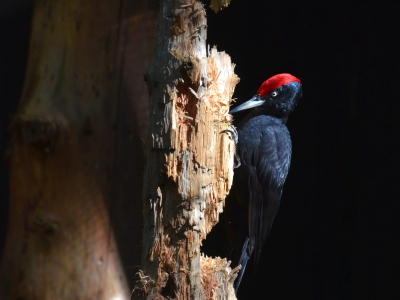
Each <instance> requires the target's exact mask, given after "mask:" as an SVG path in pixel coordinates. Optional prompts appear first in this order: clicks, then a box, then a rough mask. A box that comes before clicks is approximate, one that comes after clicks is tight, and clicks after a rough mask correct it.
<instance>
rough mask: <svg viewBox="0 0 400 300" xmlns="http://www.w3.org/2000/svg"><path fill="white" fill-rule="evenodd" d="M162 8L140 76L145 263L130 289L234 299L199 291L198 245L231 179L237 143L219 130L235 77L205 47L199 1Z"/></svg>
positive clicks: (174, 1) (149, 294)
mask: <svg viewBox="0 0 400 300" xmlns="http://www.w3.org/2000/svg"><path fill="white" fill-rule="evenodd" d="M160 11H161V12H160V15H159V20H160V23H159V26H158V31H157V39H156V49H155V51H154V53H153V58H152V61H151V63H150V66H149V69H148V73H147V76H146V77H147V84H148V89H149V99H150V103H149V113H150V121H149V135H148V137H147V141H146V149H147V166H146V171H145V180H144V181H145V183H144V192H143V196H144V238H143V258H142V260H143V262H142V263H143V266H142V267H143V269H142V271H141V272H140V273H139V276H140V280H139V281H138V284H137V287H136V288H135V290H134V297H135V298H138V299H139V298H146V299H167V298H168V299H169V298H171V299H234V294H233V296H232V294H230V296H228V294H229V293H228V291H223V292H222V291H220V293H219V294H218V293H216V294H215V296H210V295H211V294H212V293H211V294H210V293H208V294H207V293H206V292H205V290H204V288H203V286H202V285H201V283H202V282H203V283H205V282H206V280H204V278H203V280H202V277H201V276H202V271H201V270H202V268H201V260H200V257H201V256H200V245H201V242H202V240H203V239H204V238H205V236H206V234H207V233H209V231H210V230H211V229H212V227H213V226H214V225H215V224H216V222H218V215H219V213H220V212H222V209H223V206H224V199H225V197H226V195H227V194H228V192H229V189H230V187H231V184H232V177H233V156H234V151H235V146H234V143H233V140H232V139H231V137H229V136H228V135H226V134H221V131H222V130H224V129H226V128H227V127H228V126H229V124H230V121H231V116H230V115H228V111H229V105H230V102H231V96H232V94H233V90H234V87H235V85H236V83H237V82H238V77H237V76H236V75H235V74H234V72H233V68H234V65H232V63H231V60H230V57H229V56H228V55H227V54H225V53H220V52H217V50H216V49H208V50H207V48H206V42H205V41H206V28H207V25H206V16H205V11H204V8H203V5H202V4H200V3H199V2H197V1H194V0H189V1H178V0H166V1H163V2H162V5H161V9H160ZM203 261H207V262H206V263H205V264H203V265H204V267H210V266H211V265H220V266H221V267H220V268H217V267H216V268H214V270H215V272H217V270H221V269H224V270H225V273H224V274H225V275H226V276H225V278H224V281H225V282H226V281H227V280H229V278H230V277H232V276H233V273H231V270H230V268H229V267H228V264H227V262H226V261H225V260H218V261H215V262H212V261H209V260H206V259H204V260H203ZM211 269H212V268H211V267H210V268H208V270H211ZM208 274H209V273H208ZM232 291H233V290H232ZM217 294H218V295H217ZM230 297H231V298H230Z"/></svg>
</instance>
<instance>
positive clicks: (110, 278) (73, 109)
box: [0, 0, 156, 300]
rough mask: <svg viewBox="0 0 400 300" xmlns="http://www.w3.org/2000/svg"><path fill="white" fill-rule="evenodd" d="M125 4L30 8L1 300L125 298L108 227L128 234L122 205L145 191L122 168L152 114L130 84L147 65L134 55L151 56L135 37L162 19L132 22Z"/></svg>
mask: <svg viewBox="0 0 400 300" xmlns="http://www.w3.org/2000/svg"><path fill="white" fill-rule="evenodd" d="M138 2H147V3H148V2H149V1H147V0H145V1H135V3H134V4H135V5H137V4H138ZM126 3H127V1H123V0H122V1H109V0H96V1H94V0H85V1H81V0H41V1H35V9H34V13H33V21H32V33H31V42H30V52H29V63H28V67H27V73H26V80H25V84H24V93H23V96H22V99H21V103H20V106H19V109H18V112H17V114H16V115H15V116H14V118H13V122H12V125H11V134H12V136H11V141H10V148H11V155H10V159H9V161H10V172H11V174H10V212H9V224H8V231H7V239H6V244H5V248H4V251H3V257H2V261H1V268H0V299H40V300H45V299H51V300H54V299H63V300H68V299H74V300H78V299H82V300H87V299H97V300H101V299H107V300H110V299H115V300H117V299H118V300H124V299H129V296H130V291H129V288H128V286H127V284H126V279H125V275H124V270H123V268H122V267H121V264H120V260H119V257H118V250H120V249H117V246H116V243H115V238H114V236H115V235H114V233H113V228H118V229H121V227H122V226H121V225H119V226H116V225H115V224H116V222H115V219H117V216H119V217H121V214H118V213H116V212H115V210H116V209H117V208H118V207H121V206H123V207H124V208H126V207H129V208H131V207H132V206H131V205H130V204H126V203H125V204H123V203H122V201H120V199H119V198H120V197H121V198H122V197H124V200H125V201H127V200H128V201H131V202H134V201H136V202H137V203H140V202H141V199H140V198H141V197H140V192H136V195H134V196H135V197H136V198H135V197H132V193H133V192H134V188H132V187H133V186H134V185H135V184H138V183H137V182H135V181H134V180H132V177H134V176H135V175H133V173H134V171H133V170H129V172H125V170H124V169H123V168H121V165H124V166H127V168H128V167H130V168H135V167H136V168H137V165H135V161H134V159H132V157H133V156H135V159H137V160H139V159H141V157H142V155H143V153H142V150H141V148H142V144H141V141H140V139H137V140H136V141H133V139H134V138H135V137H136V134H137V135H139V133H138V132H137V131H135V130H137V129H138V128H139V129H140V128H141V127H140V126H138V125H139V119H140V117H141V116H142V115H145V114H140V113H138V114H137V115H136V114H135V113H136V112H137V111H138V105H139V103H137V102H138V98H140V96H138V94H140V86H139V85H138V84H137V81H136V82H135V80H137V79H136V78H139V80H140V81H141V82H142V80H143V73H144V71H143V68H141V65H142V64H144V63H145V61H146V60H147V59H148V54H146V53H143V55H140V57H136V58H135V56H134V55H132V51H137V50H136V49H135V47H136V46H137V47H138V48H139V47H140V49H141V50H143V51H144V52H145V51H146V49H147V51H148V52H150V53H151V51H150V50H149V49H148V48H149V45H148V44H145V43H143V40H140V36H141V35H139V34H136V35H134V34H135V32H134V30H137V28H140V29H141V30H144V29H146V30H147V28H149V30H151V33H152V32H153V30H154V25H152V23H151V22H152V21H151V20H155V19H156V18H155V16H154V15H151V14H147V15H143V16H141V17H140V16H138V15H137V14H136V15H133V14H134V13H135V12H134V11H132V10H133V8H131V11H130V13H131V14H132V16H131V15H127V7H126V5H127V4H126ZM146 5H147V4H146ZM131 17H132V18H131ZM139 23H141V24H139ZM135 28H136V29H135ZM151 33H150V34H149V36H150V37H151ZM143 34H144V33H143ZM132 36H133V37H134V39H133V40H132ZM139 41H140V42H141V45H137V44H138V42H139ZM133 44H134V45H133ZM152 45H153V43H152V42H151V44H150V46H151V48H152ZM146 55H147V57H146ZM138 60H140V61H139V63H138V64H136V61H138ZM135 72H141V73H140V75H138V74H136V73H135ZM146 94H147V93H146ZM127 114H129V115H127ZM133 131H134V132H133ZM132 132H133V133H132ZM132 148H133V149H132ZM117 150H118V153H115V151H117ZM121 150H123V151H121ZM130 150H135V151H136V152H133V151H130ZM118 171H124V173H122V172H121V173H119V172H118ZM137 172H138V173H139V174H140V176H142V170H141V169H138V171H137ZM127 179H128V180H129V179H130V182H129V183H128V182H126V181H127ZM139 182H140V181H139ZM127 185H129V186H130V190H129V191H127V189H126V186H127ZM132 189H133V191H132ZM116 202H118V206H115V203H116ZM110 207H111V208H113V209H111V210H112V212H110ZM138 207H141V205H138ZM138 210H139V211H140V208H138ZM110 216H111V220H110ZM125 216H126V215H124V216H123V217H125ZM130 218H132V215H131V216H130ZM112 219H114V223H113V224H112V225H113V226H112V225H111V221H112ZM124 225H125V226H129V222H127V223H126V224H124ZM140 226H141V224H137V227H136V228H140ZM139 230H140V229H139ZM131 231H132V229H131ZM118 234H119V235H120V238H123V237H124V236H125V237H126V236H127V235H126V234H125V235H124V234H121V233H120V232H118ZM132 236H133V234H132V233H130V236H129V237H130V238H132ZM139 242H140V238H138V240H135V241H134V244H135V245H136V244H138V243H139ZM135 245H134V246H135ZM134 246H132V248H133V247H134ZM125 252H126V251H125ZM131 255H132V254H131ZM129 266H131V265H129ZM125 267H127V266H126V265H125V266H124V268H125Z"/></svg>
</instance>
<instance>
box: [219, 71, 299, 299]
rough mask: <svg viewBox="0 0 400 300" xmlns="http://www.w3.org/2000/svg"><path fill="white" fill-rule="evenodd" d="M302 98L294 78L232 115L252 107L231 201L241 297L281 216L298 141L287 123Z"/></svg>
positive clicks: (233, 257)
mask: <svg viewBox="0 0 400 300" xmlns="http://www.w3.org/2000/svg"><path fill="white" fill-rule="evenodd" d="M301 97H302V85H301V82H300V80H299V79H298V78H296V77H294V76H293V75H291V74H288V73H283V74H277V75H275V76H273V77H271V78H269V79H267V80H266V81H264V82H263V83H262V84H261V86H260V88H259V89H258V91H257V93H256V95H255V96H254V97H252V98H251V99H250V100H248V101H247V102H245V103H243V104H241V105H239V106H237V107H236V108H234V109H232V110H230V111H229V113H230V114H233V113H236V112H239V111H242V110H248V109H250V111H249V113H248V114H247V115H246V116H245V117H244V119H243V120H242V121H241V122H239V123H238V124H237V127H236V129H234V130H225V132H230V133H232V134H233V135H234V136H235V141H236V143H237V144H236V156H237V159H238V164H237V166H236V167H237V168H236V169H235V171H234V177H233V184H232V188H231V191H230V193H229V196H228V198H227V201H226V208H225V213H224V215H225V225H226V228H227V231H228V237H229V240H230V243H231V248H230V253H229V255H228V258H229V260H230V261H231V266H232V268H235V267H237V266H239V265H241V269H240V270H239V272H238V276H237V278H236V280H235V282H234V289H235V292H236V293H237V291H238V289H239V285H240V282H241V280H242V277H243V274H244V271H245V269H246V265H247V262H248V260H249V259H250V257H251V256H252V255H254V265H255V266H257V264H258V261H259V258H260V253H261V248H262V246H263V244H264V242H265V240H266V239H267V236H268V234H269V232H270V230H271V226H272V223H273V221H274V218H275V216H276V214H277V211H278V208H279V204H280V200H281V196H282V190H283V185H284V183H285V180H286V177H287V174H288V172H289V167H290V161H291V155H292V143H291V138H290V134H289V131H288V129H287V127H286V125H285V124H286V122H287V119H288V116H289V114H290V113H291V112H292V111H293V110H294V109H295V107H296V105H297V102H298V100H299V99H300V98H301Z"/></svg>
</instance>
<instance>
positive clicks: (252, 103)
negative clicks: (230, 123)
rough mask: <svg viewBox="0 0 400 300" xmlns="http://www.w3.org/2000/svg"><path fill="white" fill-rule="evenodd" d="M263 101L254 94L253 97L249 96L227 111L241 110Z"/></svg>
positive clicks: (260, 103) (258, 104)
mask: <svg viewBox="0 0 400 300" xmlns="http://www.w3.org/2000/svg"><path fill="white" fill-rule="evenodd" d="M264 102H265V100H260V97H259V96H258V95H256V96H254V97H253V98H251V99H250V100H248V101H246V102H245V103H243V104H241V105H239V106H236V107H235V108H234V109H231V110H230V111H229V113H230V114H233V113H235V112H238V111H241V110H245V109H250V108H253V107H257V106H260V105H262V104H263V103H264Z"/></svg>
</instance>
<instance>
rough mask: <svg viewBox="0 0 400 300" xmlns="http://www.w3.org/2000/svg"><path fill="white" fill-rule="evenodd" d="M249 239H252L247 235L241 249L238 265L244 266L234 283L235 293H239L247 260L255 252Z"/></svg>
mask: <svg viewBox="0 0 400 300" xmlns="http://www.w3.org/2000/svg"><path fill="white" fill-rule="evenodd" d="M249 241H250V240H249V238H248V237H247V238H246V240H245V242H244V244H243V247H242V249H241V254H240V258H239V261H238V262H237V265H241V266H242V268H241V269H240V271H239V274H238V277H237V278H236V280H235V283H234V288H235V293H237V291H238V289H239V285H240V282H241V281H242V278H243V274H244V271H245V270H246V266H247V262H248V260H249V259H250V257H251V253H252V252H253V247H252V246H251V245H250V243H249Z"/></svg>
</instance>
